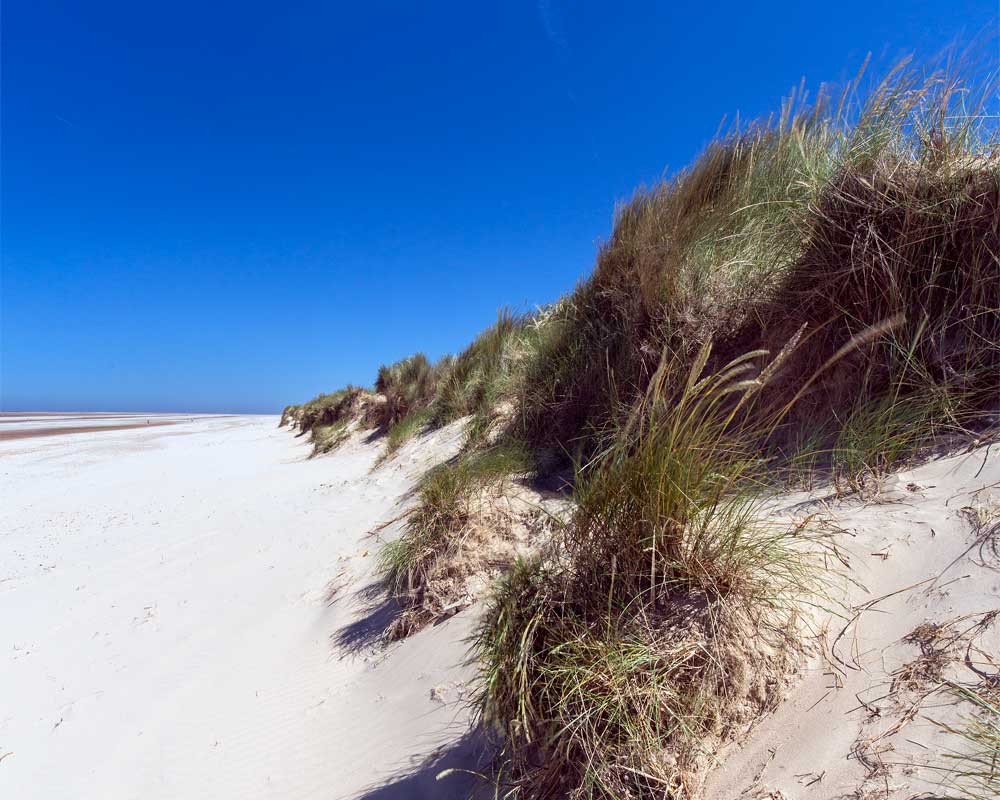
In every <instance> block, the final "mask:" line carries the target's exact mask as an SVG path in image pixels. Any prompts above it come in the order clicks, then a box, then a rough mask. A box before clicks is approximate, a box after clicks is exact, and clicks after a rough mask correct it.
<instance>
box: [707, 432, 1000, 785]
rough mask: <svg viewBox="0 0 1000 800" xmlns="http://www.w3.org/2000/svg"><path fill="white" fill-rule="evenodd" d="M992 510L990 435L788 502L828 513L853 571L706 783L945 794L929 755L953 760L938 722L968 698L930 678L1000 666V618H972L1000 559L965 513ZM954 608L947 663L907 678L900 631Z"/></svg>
mask: <svg viewBox="0 0 1000 800" xmlns="http://www.w3.org/2000/svg"><path fill="white" fill-rule="evenodd" d="M997 512H1000V447H998V446H996V445H994V446H993V447H992V448H991V449H990V448H980V449H978V450H975V451H973V452H972V453H969V454H967V455H959V456H951V457H949V458H943V459H940V460H937V461H934V462H931V463H928V464H924V465H922V466H920V467H917V468H916V469H913V470H911V471H908V472H904V473H901V474H899V475H897V476H893V477H890V478H888V479H887V480H886V481H885V483H884V488H883V491H882V492H881V494H880V495H879V496H878V497H876V498H874V499H870V500H869V501H867V502H861V501H859V500H857V499H848V500H844V501H841V502H835V501H829V502H814V503H807V504H802V505H798V506H789V507H786V508H785V509H784V516H787V517H788V518H790V519H802V518H804V517H805V516H806V515H808V514H813V513H816V514H818V515H819V516H818V518H817V519H822V520H825V521H826V523H827V526H826V528H827V530H828V531H829V532H830V534H831V537H832V541H834V542H835V543H836V545H837V547H838V548H839V549H840V550H841V552H842V553H843V554H844V555H845V556H846V557H847V558H848V560H849V562H850V569H849V570H843V572H844V574H845V576H849V577H850V578H851V579H852V580H853V581H854V582H855V583H853V584H848V586H847V588H846V591H844V592H838V593H837V596H838V600H839V601H840V602H839V603H838V604H836V605H831V610H833V611H835V612H837V614H836V615H833V614H823V613H820V614H819V615H818V616H819V618H820V620H821V624H822V625H823V626H824V635H823V636H822V637H821V642H822V650H823V651H824V652H821V653H819V654H817V656H816V657H815V658H813V659H812V660H811V662H810V663H809V665H808V667H807V668H806V669H805V670H804V671H803V675H802V677H801V681H800V682H799V683H798V684H797V686H796V687H795V688H794V690H793V691H792V693H791V694H790V696H789V697H788V699H787V700H786V701H785V702H784V703H783V704H782V705H781V706H780V707H779V708H778V709H777V711H776V712H775V713H774V714H773V715H772V716H770V717H769V718H767V719H766V720H764V721H763V722H762V723H761V724H760V725H758V726H757V727H756V729H755V730H754V731H752V733H751V734H750V735H749V736H748V737H747V738H746V739H745V740H744V741H743V742H742V747H740V746H735V747H732V748H730V750H729V751H728V752H726V753H723V754H722V756H721V759H720V760H721V764H722V765H721V767H720V768H719V769H718V770H717V771H716V772H715V774H714V775H713V776H711V778H710V780H709V782H708V786H707V791H706V796H707V797H708V798H710V800H736V799H737V798H783V799H784V800H799V799H800V798H801V800H806V799H807V798H808V799H809V800H812V798H815V800H827V799H828V798H853V799H855V800H875V798H878V800H895V799H896V798H899V799H900V800H902V799H903V798H913V797H916V796H918V795H919V796H921V797H936V796H943V795H942V794H941V782H942V780H946V779H947V777H948V776H947V774H946V773H943V772H941V771H940V770H939V769H935V768H934V766H935V765H936V766H938V767H940V766H941V765H944V766H946V767H947V766H948V765H949V764H950V763H953V762H949V760H948V759H947V758H946V757H945V754H946V753H947V752H956V751H960V750H961V744H962V743H961V740H960V739H958V738H957V737H956V736H953V735H952V736H949V735H948V734H947V733H945V732H944V731H943V730H942V728H941V727H940V726H939V725H936V724H935V721H936V722H938V723H942V722H943V723H948V724H952V725H954V724H957V723H960V722H961V720H962V717H963V716H966V715H968V713H969V712H970V710H971V709H970V707H969V706H968V705H967V704H966V705H964V706H963V705H962V704H958V703H956V700H955V695H954V694H953V693H952V692H949V691H948V690H947V689H945V690H941V689H940V688H939V687H940V686H941V683H942V679H944V680H950V681H955V682H957V683H960V684H970V683H971V684H975V683H977V682H979V680H980V676H978V675H977V674H976V673H975V672H973V670H971V669H970V668H969V665H967V664H966V663H963V661H964V660H965V658H966V657H968V658H969V659H970V662H971V665H972V666H975V667H976V668H978V669H980V670H982V671H985V672H986V673H996V672H997V671H998V667H1000V620H997V621H996V622H994V623H993V624H992V625H989V626H987V627H985V628H984V629H983V630H975V628H974V626H975V623H976V622H977V621H978V620H980V619H982V616H981V615H982V614H983V613H984V612H989V611H992V610H996V609H1000V571H998V568H1000V563H998V559H997V558H996V554H995V553H993V552H992V548H991V547H990V546H989V545H987V546H986V547H984V548H983V549H982V550H980V548H979V547H978V546H977V545H976V539H977V536H976V531H975V527H974V526H973V525H972V524H970V519H971V518H972V514H975V513H980V514H990V513H992V514H994V515H996V514H997ZM993 519H994V520H996V519H1000V517H997V516H994V517H993ZM880 598H884V599H880ZM970 615H973V616H970ZM962 618H965V619H962ZM960 619H961V621H960V622H957V623H955V624H952V625H950V627H949V628H948V629H947V631H948V632H946V634H945V637H944V638H947V636H950V635H953V633H961V632H966V633H968V636H966V637H965V638H960V639H959V640H958V641H957V642H956V646H955V647H954V650H953V653H952V659H951V661H950V663H948V664H947V665H946V666H945V668H944V670H943V674H942V675H940V676H936V677H934V676H931V677H930V678H929V679H924V680H916V681H907V680H906V673H905V672H902V670H904V668H905V667H906V666H907V665H908V664H909V665H912V664H914V662H917V661H918V659H919V658H920V656H921V648H920V647H919V646H918V645H917V644H916V643H913V642H907V641H904V637H906V636H908V635H909V634H910V633H911V632H913V631H914V630H916V629H917V628H918V626H920V625H922V624H925V623H932V624H937V625H946V624H948V623H953V622H954V621H955V620H960ZM849 623H850V624H849ZM970 629H971V630H970ZM842 632H843V633H842ZM969 642H971V644H972V647H971V649H967V645H968V644H969ZM834 644H835V646H834ZM991 662H992V663H991ZM894 680H895V685H894ZM936 689H937V690H936ZM935 690H936V691H935Z"/></svg>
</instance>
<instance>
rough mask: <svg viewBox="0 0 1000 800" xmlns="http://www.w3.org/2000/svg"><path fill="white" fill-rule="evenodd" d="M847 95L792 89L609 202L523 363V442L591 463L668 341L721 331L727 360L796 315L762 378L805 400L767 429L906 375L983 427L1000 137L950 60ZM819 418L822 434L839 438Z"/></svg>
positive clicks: (798, 426) (997, 238) (999, 287)
mask: <svg viewBox="0 0 1000 800" xmlns="http://www.w3.org/2000/svg"><path fill="white" fill-rule="evenodd" d="M855 91H856V84H854V85H852V86H850V87H848V90H847V91H846V92H845V94H844V96H843V97H842V98H841V99H840V101H839V102H838V103H836V104H833V103H831V100H830V98H828V97H825V96H823V95H822V94H821V95H820V97H819V98H818V99H817V100H816V102H815V103H813V104H812V105H806V104H805V103H804V102H802V101H801V100H800V99H797V97H798V98H801V97H802V96H803V95H802V94H801V93H799V94H798V95H797V97H796V96H793V97H792V98H791V99H790V100H789V101H788V102H787V103H786V104H785V106H784V107H783V109H782V113H781V114H780V116H779V117H778V118H777V119H772V120H767V121H764V122H761V123H755V124H751V125H749V126H746V127H744V128H742V129H738V130H735V131H733V132H732V133H730V134H729V135H727V136H725V137H723V138H721V139H720V140H718V141H716V142H715V143H713V144H712V145H710V146H709V147H708V148H707V149H706V151H705V153H704V154H703V155H702V156H701V158H699V159H698V161H697V162H696V163H695V164H694V165H693V166H692V167H690V168H689V169H687V170H684V171H682V172H681V173H680V174H679V175H677V176H676V177H674V178H671V179H669V180H665V181H663V182H661V183H660V184H658V185H656V186H653V187H650V188H646V189H641V190H639V191H638V192H637V193H636V195H635V196H634V197H633V198H632V199H631V200H630V201H629V202H628V203H626V204H624V205H623V206H621V207H620V208H619V209H618V211H617V213H616V219H615V225H614V229H613V232H612V235H611V238H610V240H609V241H608V242H607V243H606V244H605V245H604V246H603V247H602V248H601V250H600V252H599V254H598V258H597V265H596V267H595V270H594V273H593V275H592V276H591V277H590V278H589V279H588V280H587V281H585V282H584V283H583V284H582V285H581V286H580V287H578V288H577V290H576V291H575V292H573V293H572V294H571V295H570V296H569V298H568V299H567V300H566V301H565V302H564V303H562V304H561V305H560V307H559V310H558V313H557V314H556V315H555V316H554V318H553V319H552V320H551V323H550V325H549V326H548V329H547V332H546V336H545V337H544V338H543V340H542V341H541V342H540V346H539V349H538V355H537V358H535V359H533V361H532V362H531V363H530V364H529V365H528V367H527V369H526V374H525V378H524V381H523V385H522V386H521V387H520V397H521V402H520V403H519V405H518V409H517V426H516V432H517V434H518V435H519V436H520V437H521V438H522V439H524V440H525V441H527V442H529V443H530V444H531V445H532V447H534V448H536V449H539V450H543V449H548V450H550V451H552V452H554V453H556V454H565V455H566V456H570V457H572V456H575V457H577V458H580V459H586V458H587V457H589V455H591V454H592V453H593V452H595V451H596V450H597V449H598V448H599V447H600V437H601V434H602V432H603V431H605V430H606V429H607V428H608V426H609V425H610V426H612V427H613V426H615V425H617V424H621V422H620V419H618V417H617V415H618V414H619V413H620V412H622V411H623V410H624V413H626V414H627V412H628V409H629V407H630V406H631V404H632V403H633V402H634V401H635V399H636V398H637V397H639V396H640V395H641V394H642V392H643V391H644V388H645V386H646V385H647V384H648V382H649V380H650V379H651V377H652V375H653V372H654V370H655V368H656V363H657V358H658V355H659V353H660V351H661V350H662V348H663V347H664V346H669V347H671V349H673V350H674V351H675V352H676V353H678V354H686V357H687V358H689V359H690V358H693V356H694V354H695V353H696V352H697V350H698V348H699V347H700V344H701V343H702V342H704V341H705V340H706V339H707V338H712V339H713V340H714V341H715V354H716V355H715V363H714V364H713V366H719V365H721V364H724V363H725V362H726V361H728V360H731V359H732V358H735V357H736V356H738V355H739V354H741V353H744V352H749V351H751V350H756V349H765V350H769V351H771V352H776V350H777V349H779V348H780V347H781V346H782V343H784V342H787V341H788V340H789V339H790V338H791V337H792V336H793V335H795V334H796V332H798V331H799V330H803V332H804V340H805V341H804V346H803V347H800V348H799V349H798V352H797V354H796V357H795V358H794V359H793V360H791V361H790V362H789V363H788V364H787V365H786V366H785V369H784V370H783V375H782V376H781V380H778V381H775V382H773V384H772V387H771V390H770V391H771V394H772V396H773V397H775V399H776V401H777V400H781V399H783V400H784V402H786V403H790V404H791V401H792V399H793V398H794V399H795V402H794V409H792V413H790V414H789V415H788V417H787V418H786V419H785V421H784V426H783V429H782V431H781V432H779V434H780V435H778V436H774V435H772V441H773V442H774V443H775V444H782V443H783V444H784V445H785V446H786V448H787V446H788V443H789V442H791V441H794V440H796V439H797V438H799V435H800V433H801V430H802V428H803V427H808V428H813V427H814V426H815V424H816V421H817V420H826V419H828V418H830V417H831V416H834V417H835V416H838V415H840V416H841V418H843V416H844V415H845V414H846V413H847V412H848V410H849V409H851V408H853V407H855V406H856V405H858V404H859V403H860V404H862V405H864V404H868V403H877V402H881V401H882V400H883V399H884V398H885V397H886V396H888V395H890V394H891V393H893V391H894V390H895V389H896V387H900V386H913V387H917V388H918V389H919V392H918V393H917V394H915V395H914V397H920V396H923V397H928V396H930V395H931V394H936V395H938V400H937V401H936V405H937V406H938V407H940V408H948V409H950V411H952V412H957V414H956V415H955V416H953V417H952V418H948V419H946V420H945V421H947V422H948V423H949V424H951V425H954V426H957V427H962V426H968V425H971V424H974V423H975V416H976V414H977V413H978V412H979V410H980V409H982V408H983V407H984V406H985V405H988V404H989V403H991V402H992V399H991V398H994V397H995V396H996V393H997V391H998V390H1000V378H998V377H997V376H998V375H1000V346H998V342H1000V314H998V308H1000V280H998V267H997V257H998V255H997V254H998V253H1000V230H998V228H1000V170H998V167H1000V150H998V147H997V142H996V139H995V133H994V132H993V130H992V129H991V128H989V127H988V126H986V125H985V124H984V123H983V122H982V121H980V120H979V119H978V118H977V116H976V100H975V98H972V97H970V93H969V92H968V91H967V90H965V89H964V88H963V87H962V85H961V84H960V83H959V82H958V81H956V80H954V79H951V78H949V77H948V76H944V75H940V74H937V75H932V76H931V77H929V78H926V79H922V80H920V81H919V82H918V81H917V80H916V79H915V78H913V77H912V76H911V74H910V73H909V72H907V71H906V70H905V69H903V68H901V69H900V70H899V71H897V72H895V73H894V74H893V75H892V76H891V77H890V79H888V80H887V81H886V82H884V83H883V84H882V85H880V86H878V87H877V88H876V89H875V91H874V92H873V93H872V94H871V95H870V96H869V97H868V99H867V100H866V101H865V103H864V104H863V105H862V106H861V108H860V109H859V110H858V111H857V112H851V111H850V109H851V107H852V98H853V97H854V93H855ZM877 326H883V327H884V331H883V334H884V335H881V336H878V337H872V338H871V339H870V340H868V341H864V342H861V344H863V345H864V346H858V344H859V342H858V340H859V337H863V336H864V335H865V332H867V331H871V330H873V329H875V328H876V327H877ZM844 348H847V349H849V350H850V352H849V353H848V354H846V355H843V356H842V357H839V358H838V357H837V354H838V353H839V352H840V351H841V350H842V349H844ZM831 360H833V361H835V362H836V363H835V364H833V365H830V366H829V367H826V368H824V365H825V364H827V362H829V361H831ZM813 376H815V377H813ZM807 379H812V382H811V383H810V384H809V385H808V386H804V383H805V381H806V380H807ZM941 396H944V397H945V398H948V400H947V402H941V399H940V398H941ZM897 399H898V400H900V401H905V402H909V400H910V398H909V397H908V396H906V395H897ZM828 433H829V436H830V437H831V438H830V439H829V440H827V441H826V442H823V443H817V444H818V445H821V447H825V448H826V449H827V450H832V449H833V447H834V445H835V443H836V439H837V436H838V431H837V430H836V427H835V426H830V428H829V431H828ZM779 440H780V441H779Z"/></svg>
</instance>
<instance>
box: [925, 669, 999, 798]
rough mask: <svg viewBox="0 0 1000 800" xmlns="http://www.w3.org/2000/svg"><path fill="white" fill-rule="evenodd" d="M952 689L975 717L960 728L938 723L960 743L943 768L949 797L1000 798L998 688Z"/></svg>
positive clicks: (950, 753)
mask: <svg viewBox="0 0 1000 800" xmlns="http://www.w3.org/2000/svg"><path fill="white" fill-rule="evenodd" d="M952 688H953V691H954V692H955V694H956V695H957V696H958V698H959V699H960V700H963V701H965V702H966V703H968V704H969V705H970V706H971V709H972V714H970V715H969V716H967V717H966V718H965V720H964V722H963V723H962V724H961V725H960V726H958V727H956V726H950V725H944V724H941V723H939V724H941V727H943V728H944V729H945V730H947V731H948V732H949V733H951V734H952V735H953V736H954V739H955V741H956V743H957V744H956V746H955V747H954V748H953V749H952V750H951V751H950V752H947V753H945V754H944V763H942V764H941V766H940V769H941V770H942V771H943V772H944V774H945V779H944V784H945V786H947V787H948V791H949V794H948V797H950V798H955V799H956V800H993V799H994V798H996V797H1000V695H998V693H997V691H996V689H995V687H994V688H993V689H992V690H990V689H989V688H987V687H980V688H979V689H974V688H968V687H965V686H953V687H952Z"/></svg>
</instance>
